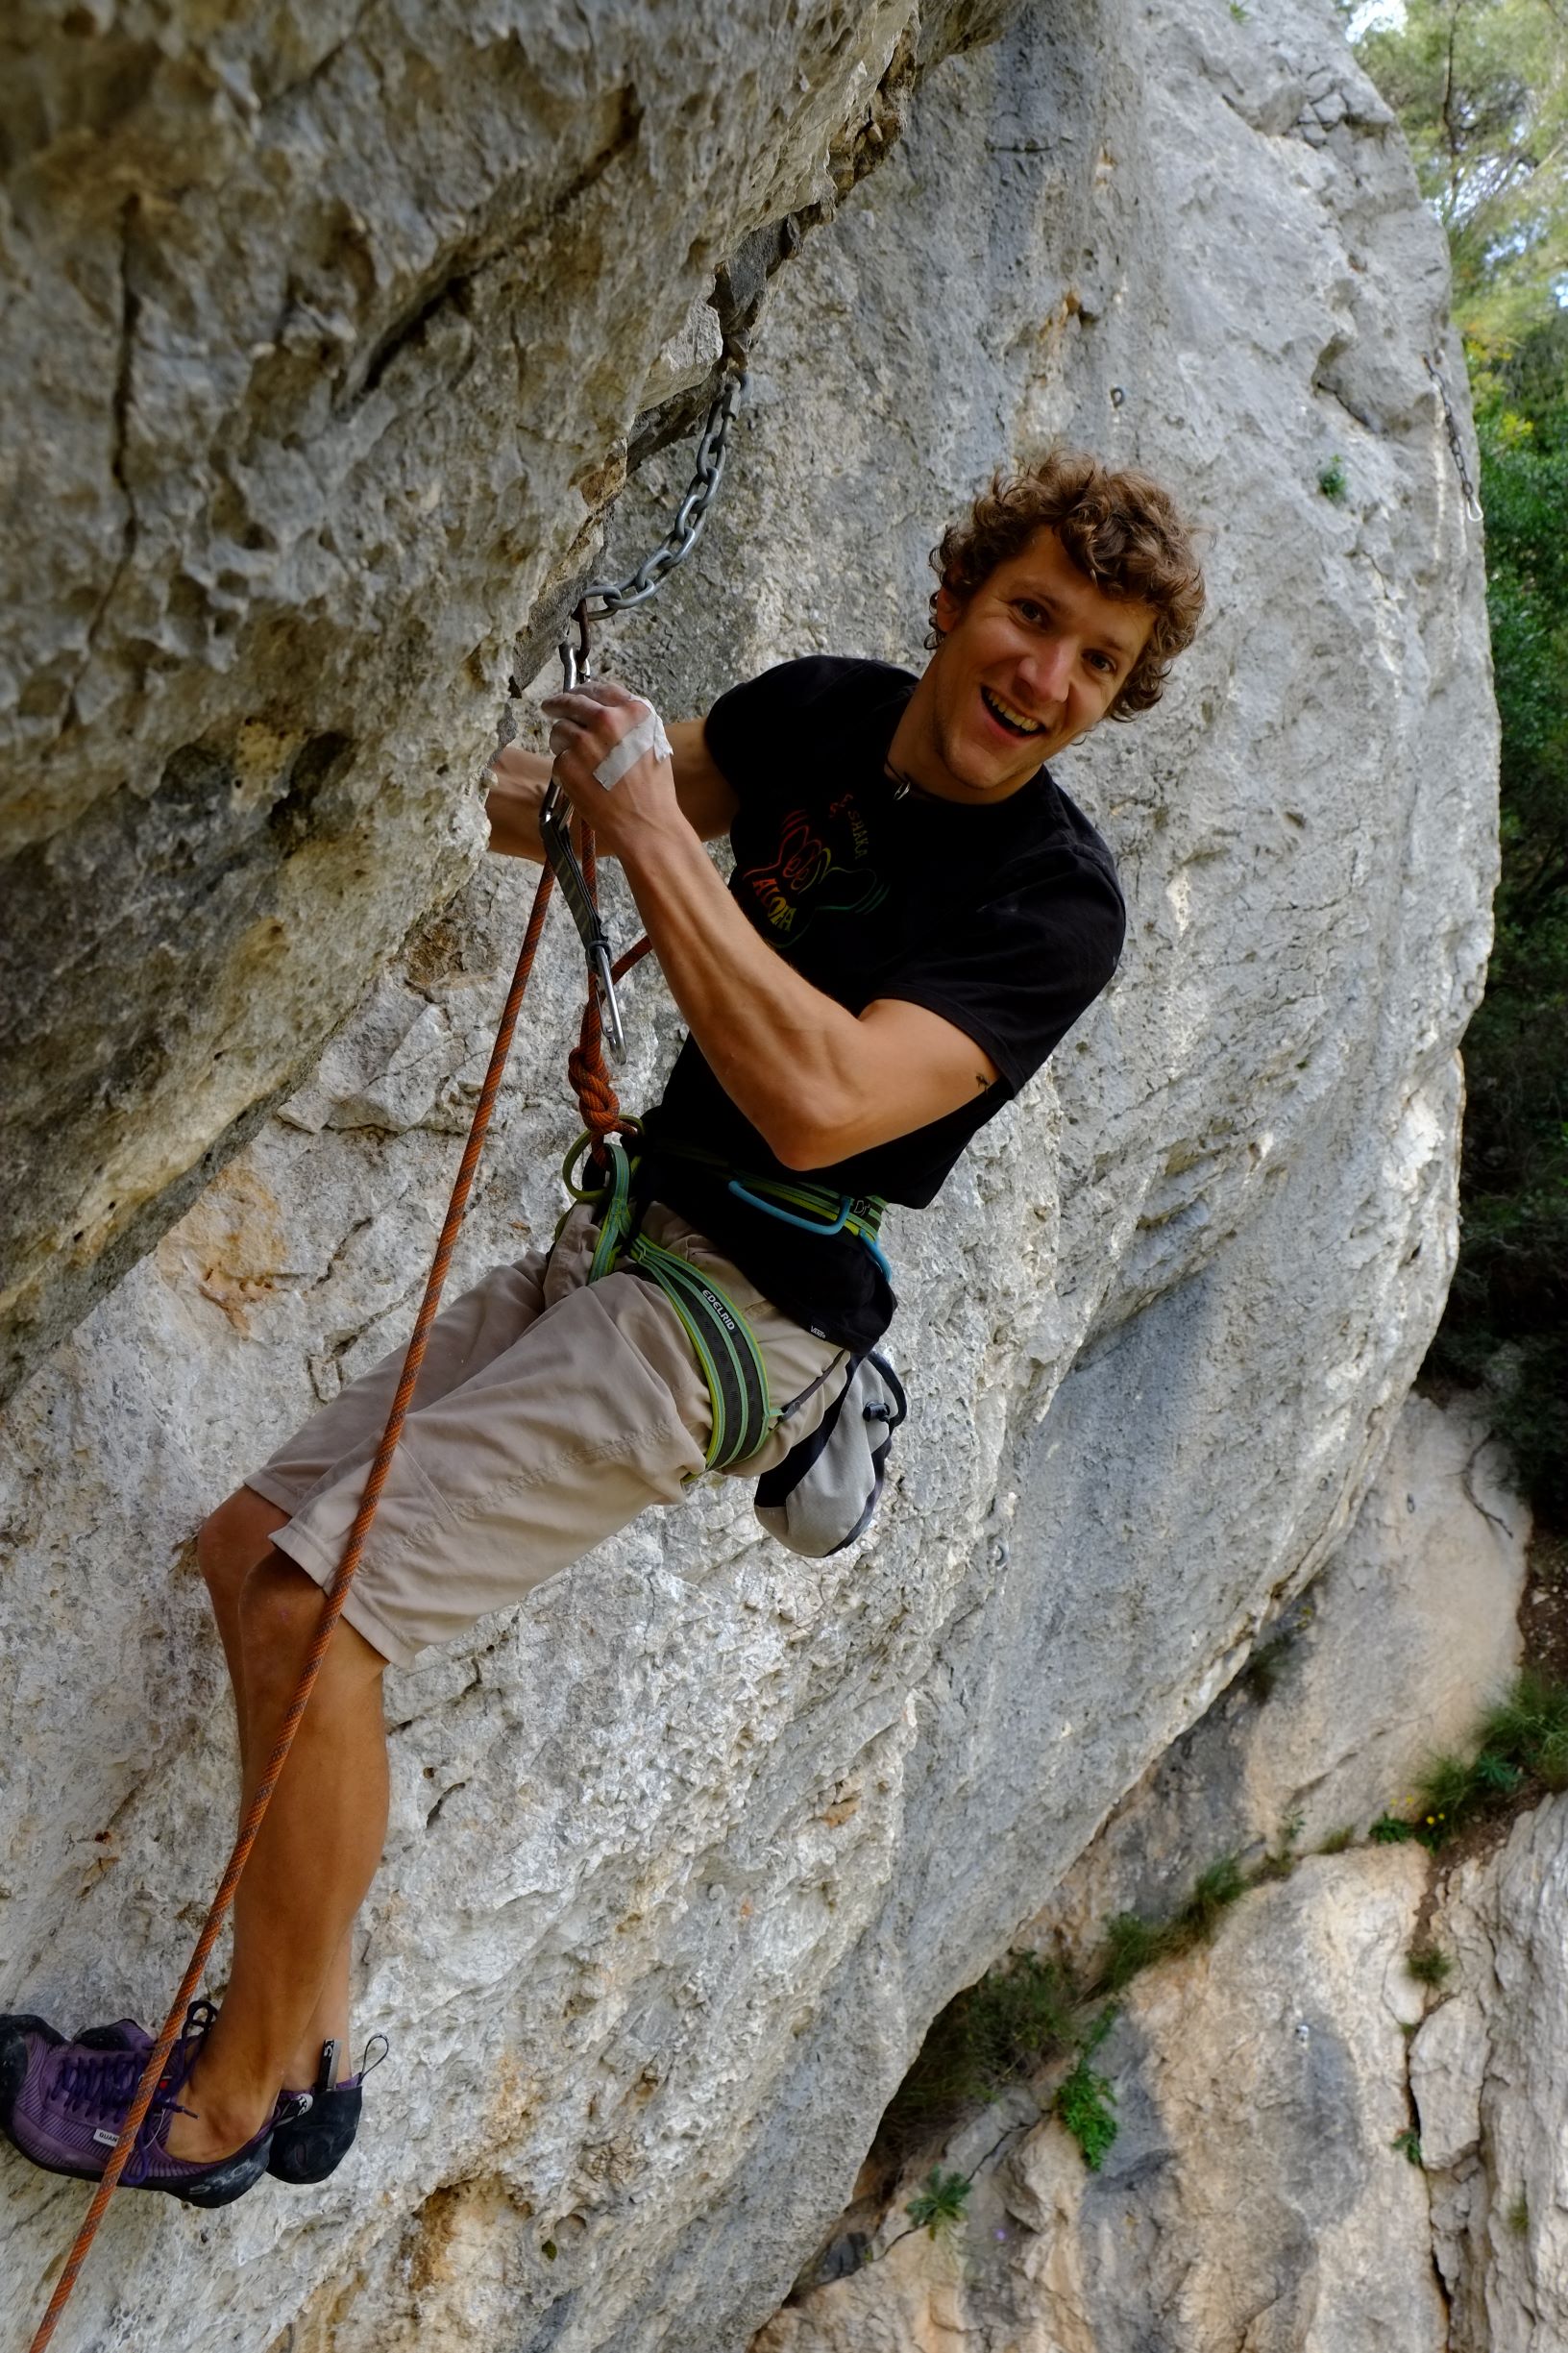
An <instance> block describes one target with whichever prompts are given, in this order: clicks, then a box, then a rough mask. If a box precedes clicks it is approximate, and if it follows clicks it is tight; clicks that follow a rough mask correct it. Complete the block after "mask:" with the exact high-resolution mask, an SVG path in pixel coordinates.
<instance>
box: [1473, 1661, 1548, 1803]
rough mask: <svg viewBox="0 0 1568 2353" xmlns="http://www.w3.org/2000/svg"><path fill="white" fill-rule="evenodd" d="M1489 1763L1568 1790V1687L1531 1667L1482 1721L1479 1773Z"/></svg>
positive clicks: (1489, 1709)
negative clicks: (1510, 1768)
mask: <svg viewBox="0 0 1568 2353" xmlns="http://www.w3.org/2000/svg"><path fill="white" fill-rule="evenodd" d="M1483 1760H1484V1761H1487V1762H1489V1763H1491V1764H1494V1765H1500V1766H1503V1767H1505V1768H1507V1767H1510V1766H1511V1767H1513V1768H1515V1769H1516V1771H1517V1773H1518V1774H1520V1775H1524V1774H1530V1773H1533V1774H1535V1775H1537V1776H1538V1777H1539V1778H1540V1779H1541V1780H1543V1781H1544V1782H1545V1783H1546V1786H1547V1788H1548V1789H1551V1790H1562V1789H1568V1683H1559V1682H1556V1681H1555V1680H1554V1679H1553V1678H1552V1677H1551V1676H1550V1675H1544V1674H1542V1672H1541V1670H1540V1669H1539V1668H1538V1667H1526V1668H1525V1670H1524V1672H1523V1673H1522V1674H1521V1675H1520V1676H1519V1677H1518V1678H1517V1679H1516V1680H1515V1682H1514V1684H1513V1687H1512V1689H1511V1690H1510V1691H1509V1693H1508V1695H1507V1699H1504V1700H1500V1701H1499V1702H1498V1703H1497V1704H1496V1706H1495V1707H1491V1708H1488V1709H1487V1711H1486V1713H1485V1715H1484V1716H1483V1717H1482V1720H1481V1755H1480V1756H1479V1757H1478V1758H1477V1760H1476V1762H1477V1765H1478V1768H1479V1766H1480V1765H1481V1764H1482V1761H1483ZM1513 1785H1514V1786H1517V1783H1515V1784H1513Z"/></svg>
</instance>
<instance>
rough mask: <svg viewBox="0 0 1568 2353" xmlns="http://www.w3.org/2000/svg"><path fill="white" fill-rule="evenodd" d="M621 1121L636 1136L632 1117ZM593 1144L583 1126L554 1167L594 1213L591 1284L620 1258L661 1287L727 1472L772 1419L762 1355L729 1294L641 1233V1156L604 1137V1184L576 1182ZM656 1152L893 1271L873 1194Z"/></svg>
mask: <svg viewBox="0 0 1568 2353" xmlns="http://www.w3.org/2000/svg"><path fill="white" fill-rule="evenodd" d="M625 1125H626V1126H627V1128H628V1129H631V1130H633V1131H634V1132H635V1129H636V1122H635V1121H634V1120H627V1121H626V1122H625ZM592 1141H593V1139H592V1136H591V1134H590V1132H589V1131H588V1129H586V1128H584V1130H583V1132H582V1134H581V1135H580V1136H579V1137H578V1138H577V1140H576V1143H575V1144H574V1145H573V1146H572V1149H571V1151H570V1152H568V1154H567V1156H566V1159H565V1162H564V1163H563V1164H562V1168H561V1174H562V1176H563V1177H564V1178H565V1179H566V1189H567V1191H568V1192H569V1193H570V1194H571V1195H572V1198H573V1199H574V1200H575V1201H591V1202H593V1203H594V1204H596V1206H597V1207H598V1209H599V1213H600V1235H599V1241H598V1244H597V1246H596V1248H595V1250H594V1256H593V1262H592V1264H591V1265H590V1267H589V1269H588V1280H589V1282H590V1283H598V1282H599V1281H600V1279H601V1277H603V1276H604V1275H607V1274H609V1273H610V1272H611V1270H612V1269H613V1268H614V1267H616V1266H618V1265H620V1264H622V1263H623V1262H626V1263H629V1264H630V1265H632V1266H635V1267H636V1268H637V1269H638V1271H639V1272H640V1273H642V1274H645V1275H647V1276H648V1278H649V1281H650V1282H652V1283H655V1284H656V1285H657V1286H658V1287H659V1289H660V1290H661V1291H663V1293H664V1295H665V1297H666V1298H667V1299H668V1300H669V1302H670V1305H671V1306H672V1307H673V1308H674V1311H675V1313H676V1314H677V1315H678V1316H679V1318H680V1320H681V1323H682V1325H683V1327H684V1329H685V1332H686V1336H687V1337H688V1339H689V1340H690V1341H691V1343H692V1347H693V1348H694V1350H695V1351H696V1354H697V1360H698V1363H699V1364H700V1365H701V1367H702V1375H703V1379H704V1380H705V1381H706V1383H707V1385H708V1397H709V1400H710V1402H711V1404H712V1408H713V1422H712V1434H711V1435H710V1437H709V1440H708V1450H707V1456H706V1459H705V1461H704V1463H703V1469H704V1470H705V1471H725V1470H728V1469H729V1468H730V1467H731V1466H732V1465H733V1464H735V1463H737V1462H745V1461H746V1460H747V1458H749V1457H750V1456H752V1455H754V1454H755V1453H756V1452H757V1450H758V1448H759V1447H760V1446H761V1445H762V1444H763V1441H764V1440H765V1439H766V1438H767V1437H768V1435H769V1434H770V1432H771V1431H772V1428H773V1426H774V1424H775V1423H776V1421H777V1420H778V1409H777V1408H776V1407H775V1406H774V1404H773V1402H772V1396H771V1395H770V1393H769V1388H768V1367H767V1366H766V1364H765V1363H764V1362H763V1360H762V1352H761V1350H760V1349H759V1348H758V1346H757V1343H756V1339H755V1337H754V1336H753V1334H752V1331H751V1327H750V1325H749V1324H748V1323H747V1320H746V1317H745V1316H744V1315H743V1314H742V1313H741V1311H740V1310H739V1308H737V1307H736V1305H735V1302H734V1301H733V1300H732V1299H731V1298H730V1297H729V1296H728V1294H727V1293H726V1292H725V1291H724V1290H723V1289H722V1288H721V1287H720V1286H719V1285H718V1284H717V1283H709V1282H708V1281H706V1280H705V1278H704V1277H703V1276H701V1275H699V1274H698V1272H697V1269H696V1268H695V1267H694V1266H692V1265H690V1264H689V1263H688V1262H687V1261H686V1260H685V1259H683V1258H681V1257H679V1256H678V1255H677V1253H676V1252H674V1251H673V1250H661V1249H660V1247H659V1245H658V1243H657V1242H651V1241H649V1238H648V1237H647V1235H646V1234H644V1233H643V1232H642V1230H641V1224H640V1210H639V1205H638V1202H637V1200H636V1197H635V1194H634V1192H633V1186H634V1183H635V1179H636V1175H637V1168H638V1161H637V1159H636V1158H634V1157H633V1155H632V1154H630V1153H628V1152H627V1151H626V1149H625V1145H624V1144H621V1143H618V1142H617V1141H616V1140H615V1139H614V1138H613V1137H606V1138H605V1139H604V1140H603V1142H602V1146H601V1149H602V1150H603V1152H604V1154H605V1156H606V1158H607V1160H608V1163H609V1174H608V1176H607V1178H606V1179H605V1182H604V1183H603V1184H602V1185H599V1186H591V1187H586V1186H581V1185H579V1184H578V1183H577V1181H576V1170H577V1166H578V1164H579V1163H580V1161H581V1158H582V1155H583V1152H584V1149H585V1147H587V1146H588V1145H590V1144H591V1143H592ZM655 1157H658V1158H665V1159H673V1160H684V1161H692V1162H694V1163H695V1164H697V1165H698V1166H699V1167H703V1168H710V1169H712V1170H713V1171H714V1172H715V1174H717V1175H720V1176H723V1178H724V1180H725V1181H726V1183H727V1186H728V1189H729V1190H730V1191H731V1192H732V1193H733V1194H734V1195H735V1196H736V1198H737V1199H738V1200H741V1201H747V1202H749V1203H750V1205H751V1207H752V1208H753V1209H759V1210H763V1211H766V1212H767V1213H768V1214H769V1215H770V1216H772V1217H777V1218H779V1219H780V1220H781V1221H782V1222H783V1223H784V1224H785V1225H791V1226H798V1227H799V1228H801V1230H802V1231H803V1232H805V1233H807V1234H821V1235H830V1234H849V1235H852V1236H853V1237H854V1238H855V1239H856V1240H857V1241H859V1242H861V1243H862V1244H864V1246H865V1248H866V1249H868V1250H869V1251H870V1254H871V1256H872V1258H874V1259H875V1261H876V1262H877V1264H878V1265H879V1266H880V1267H881V1268H882V1271H883V1273H884V1274H887V1273H889V1272H890V1269H889V1267H888V1262H887V1260H886V1259H885V1258H884V1257H883V1255H882V1252H881V1249H880V1248H879V1246H878V1243H877V1233H878V1231H879V1229H880V1227H881V1224H882V1216H883V1213H884V1211H885V1210H886V1208H887V1206H888V1205H887V1203H886V1202H885V1201H884V1200H882V1199H881V1198H880V1197H879V1196H878V1195H876V1194H872V1193H868V1194H864V1195H850V1194H845V1193H835V1192H829V1191H828V1190H826V1189H825V1188H824V1187H822V1186H820V1185H807V1184H804V1183H796V1184H780V1183H778V1182H777V1181H776V1180H774V1179H773V1178H772V1177H753V1176H743V1175H740V1174H738V1173H737V1172H736V1171H735V1170H734V1169H733V1168H732V1167H731V1166H730V1165H729V1164H728V1162H726V1161H723V1160H721V1159H720V1158H719V1157H718V1155H717V1154H716V1153H712V1152H701V1151H698V1149H697V1148H696V1147H695V1146H692V1145H687V1144H680V1145H667V1144H664V1143H660V1144H659V1145H658V1146H657V1149H656V1154H655Z"/></svg>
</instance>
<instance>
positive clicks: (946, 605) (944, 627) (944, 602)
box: [931, 580, 964, 637]
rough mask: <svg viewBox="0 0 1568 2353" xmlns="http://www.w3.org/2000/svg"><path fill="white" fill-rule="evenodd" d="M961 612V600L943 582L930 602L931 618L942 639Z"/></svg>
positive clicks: (962, 605) (962, 608)
mask: <svg viewBox="0 0 1568 2353" xmlns="http://www.w3.org/2000/svg"><path fill="white" fill-rule="evenodd" d="M963 610H964V600H963V598H962V597H960V596H958V595H956V594H955V592H954V591H953V590H952V589H951V588H949V587H948V585H947V583H946V581H945V580H943V583H942V586H941V587H940V588H939V589H938V591H937V593H936V595H935V596H934V597H933V598H932V600H931V618H932V620H933V621H934V622H935V623H936V625H937V627H938V629H939V630H940V631H941V633H942V635H943V637H945V636H946V634H947V632H948V630H949V629H950V628H951V627H952V626H953V625H954V623H955V622H956V621H957V620H958V619H959V617H960V615H961V614H962V612H963Z"/></svg>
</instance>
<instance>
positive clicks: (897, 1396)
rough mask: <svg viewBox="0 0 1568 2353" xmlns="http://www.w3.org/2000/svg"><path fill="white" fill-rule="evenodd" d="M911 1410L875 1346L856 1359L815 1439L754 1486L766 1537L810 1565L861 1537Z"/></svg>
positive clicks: (803, 1442)
mask: <svg viewBox="0 0 1568 2353" xmlns="http://www.w3.org/2000/svg"><path fill="white" fill-rule="evenodd" d="M908 1411H909V1401H908V1399H907V1398H906V1397H905V1395H904V1391H903V1385H902V1383H901V1382H900V1381H899V1378H898V1376H897V1374H896V1373H895V1372H894V1369H893V1366H892V1365H891V1364H890V1363H889V1362H888V1360H887V1359H886V1357H882V1356H878V1354H877V1353H876V1350H875V1349H874V1348H873V1349H870V1350H869V1351H868V1353H867V1354H866V1355H865V1356H863V1357H859V1358H857V1359H856V1360H855V1361H854V1363H853V1364H852V1365H851V1367H850V1372H849V1378H848V1381H847V1382H846V1383H845V1386H844V1388H843V1390H842V1391H841V1392H840V1394H839V1396H838V1397H837V1399H836V1400H835V1401H834V1403H833V1404H832V1405H830V1406H829V1407H828V1409H827V1411H826V1412H825V1413H824V1414H823V1416H822V1418H821V1421H820V1422H819V1423H818V1425H817V1428H816V1429H815V1430H814V1431H813V1432H812V1433H811V1435H810V1436H809V1437H805V1438H802V1439H801V1441H800V1443H799V1445H798V1446H796V1447H794V1448H792V1449H791V1451H790V1453H789V1454H787V1455H786V1456H785V1458H784V1459H783V1461H782V1462H780V1463H778V1464H776V1465H775V1466H774V1468H773V1469H772V1470H771V1471H765V1472H764V1474H763V1476H762V1477H761V1478H760V1479H759V1480H758V1481H757V1491H756V1497H755V1503H756V1513H757V1517H758V1519H759V1520H760V1521H761V1522H762V1524H763V1526H764V1528H766V1529H767V1531H768V1533H769V1534H770V1535H771V1536H776V1537H777V1538H778V1540H779V1542H780V1544H787V1545H788V1546H789V1548H790V1550H791V1552H792V1553H803V1554H804V1555H805V1556H806V1557H807V1559H808V1560H824V1559H825V1558H826V1557H827V1556H828V1554H829V1553H839V1552H842V1551H843V1550H844V1548H845V1545H846V1544H853V1542H854V1541H855V1538H856V1537H857V1536H863V1535H864V1534H865V1533H866V1531H867V1529H868V1528H870V1524H871V1520H872V1517H873V1515H874V1513H875V1511H876V1507H877V1505H878V1503H879V1502H880V1501H881V1496H882V1483H883V1480H884V1479H885V1478H886V1476H887V1466H888V1455H889V1452H890V1451H891V1449H892V1446H893V1434H894V1431H895V1430H896V1429H897V1427H898V1425H899V1423H900V1422H901V1421H902V1420H903V1419H904V1417H905V1415H906V1414H907V1413H908Z"/></svg>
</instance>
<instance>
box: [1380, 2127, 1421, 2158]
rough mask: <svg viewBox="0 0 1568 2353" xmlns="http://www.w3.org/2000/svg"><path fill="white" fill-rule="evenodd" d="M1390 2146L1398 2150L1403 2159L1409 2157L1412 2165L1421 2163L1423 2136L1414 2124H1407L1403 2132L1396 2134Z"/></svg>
mask: <svg viewBox="0 0 1568 2353" xmlns="http://www.w3.org/2000/svg"><path fill="white" fill-rule="evenodd" d="M1388 2145H1389V2147H1390V2148H1397V2149H1398V2151H1399V2153H1400V2155H1401V2156H1402V2157H1408V2158H1409V2161H1410V2163H1411V2165H1419V2164H1420V2163H1421V2135H1420V2134H1419V2133H1418V2132H1417V2131H1416V2129H1415V2126H1414V2125H1413V2124H1407V2125H1406V2127H1405V2129H1404V2131H1403V2132H1396V2133H1395V2135H1394V2137H1393V2139H1392V2140H1391V2141H1390V2142H1389V2144H1388Z"/></svg>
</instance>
